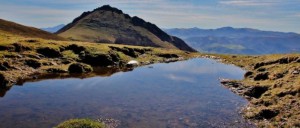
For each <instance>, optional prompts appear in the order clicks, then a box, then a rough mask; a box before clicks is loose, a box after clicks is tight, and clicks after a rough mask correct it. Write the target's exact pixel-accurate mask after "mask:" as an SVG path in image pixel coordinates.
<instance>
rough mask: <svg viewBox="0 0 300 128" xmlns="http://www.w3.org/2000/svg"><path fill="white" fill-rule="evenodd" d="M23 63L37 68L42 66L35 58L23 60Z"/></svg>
mask: <svg viewBox="0 0 300 128" xmlns="http://www.w3.org/2000/svg"><path fill="white" fill-rule="evenodd" d="M25 64H26V65H27V66H29V67H32V68H35V69H36V68H39V67H41V66H42V63H40V62H39V61H38V60H36V59H27V60H25Z"/></svg>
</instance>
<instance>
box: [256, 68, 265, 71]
mask: <svg viewBox="0 0 300 128" xmlns="http://www.w3.org/2000/svg"><path fill="white" fill-rule="evenodd" d="M266 70H267V69H266V68H259V69H257V71H259V72H265V71H266Z"/></svg>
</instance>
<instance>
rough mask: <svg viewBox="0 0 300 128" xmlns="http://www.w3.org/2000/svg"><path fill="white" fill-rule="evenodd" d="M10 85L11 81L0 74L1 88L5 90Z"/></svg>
mask: <svg viewBox="0 0 300 128" xmlns="http://www.w3.org/2000/svg"><path fill="white" fill-rule="evenodd" d="M8 84H9V80H7V79H6V77H5V75H4V74H2V73H0V88H4V87H6V86H7V85H8Z"/></svg>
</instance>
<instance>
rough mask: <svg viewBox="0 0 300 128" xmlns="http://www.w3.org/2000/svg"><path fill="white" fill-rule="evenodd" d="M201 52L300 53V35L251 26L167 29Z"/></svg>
mask: <svg viewBox="0 0 300 128" xmlns="http://www.w3.org/2000/svg"><path fill="white" fill-rule="evenodd" d="M165 31H166V32H167V33H169V34H172V35H175V36H178V37H180V38H182V39H184V41H186V42H187V43H188V44H189V45H190V46H192V47H193V48H195V49H197V50H198V51H201V52H208V53H221V54H224V53H225V54H280V53H295V52H297V53H299V52H300V35H299V34H297V33H283V32H272V31H261V30H257V29H250V28H232V27H223V28H219V29H199V28H189V29H178V28H176V29H166V30H165Z"/></svg>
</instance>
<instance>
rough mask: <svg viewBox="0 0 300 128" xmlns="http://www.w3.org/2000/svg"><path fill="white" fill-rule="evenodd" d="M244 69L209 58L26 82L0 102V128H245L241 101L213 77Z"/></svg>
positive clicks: (240, 72)
mask: <svg viewBox="0 0 300 128" xmlns="http://www.w3.org/2000/svg"><path fill="white" fill-rule="evenodd" d="M243 74H244V71H243V70H242V69H240V68H238V67H235V66H232V65H225V64H221V63H218V62H216V61H214V60H209V59H192V60H188V61H182V62H175V63H169V64H154V65H151V66H144V67H140V68H136V69H134V70H133V71H131V72H119V73H115V74H113V75H112V76H110V77H100V76H96V77H91V78H85V79H79V78H67V79H51V80H42V81H38V82H27V83H25V84H24V85H23V86H14V87H13V88H12V89H10V90H9V91H8V92H7V93H6V94H5V96H3V97H1V98H0V115H1V118H0V127H1V128H2V127H3V128H4V127H7V128H22V127H24V128H25V127H26V128H28V127H53V126H55V125H57V124H58V123H59V122H62V121H64V120H67V119H70V118H92V119H96V118H114V119H117V120H119V121H121V126H120V127H122V128H123V127H125V128H126V127H130V128H143V127H149V128H166V127H176V128H193V127H245V126H246V124H245V123H244V122H243V119H242V117H241V115H240V114H238V111H239V109H240V107H242V106H243V105H245V104H246V103H247V102H246V101H245V100H244V99H242V98H241V97H239V96H237V95H235V94H233V93H232V92H230V91H229V90H227V89H225V88H223V87H222V86H221V85H220V84H219V81H218V78H219V77H222V78H231V79H242V76H243Z"/></svg>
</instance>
